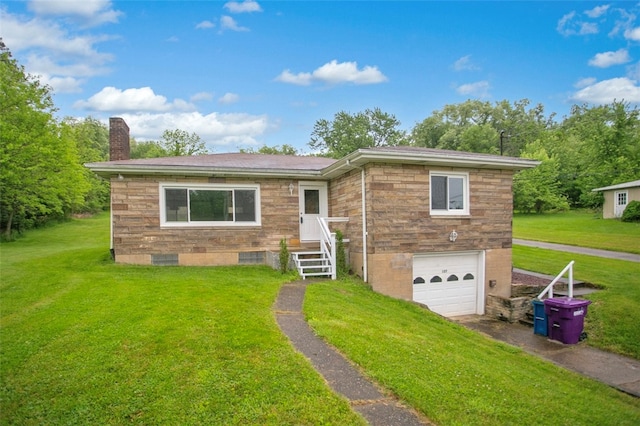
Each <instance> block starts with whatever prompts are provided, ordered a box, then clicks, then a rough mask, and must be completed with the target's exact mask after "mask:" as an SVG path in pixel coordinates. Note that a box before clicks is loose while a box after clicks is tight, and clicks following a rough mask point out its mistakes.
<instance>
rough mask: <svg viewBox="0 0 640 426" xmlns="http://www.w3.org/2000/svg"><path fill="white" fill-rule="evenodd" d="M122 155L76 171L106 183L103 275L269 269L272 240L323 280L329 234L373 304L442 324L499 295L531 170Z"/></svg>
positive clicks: (465, 156)
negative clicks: (388, 303) (520, 184)
mask: <svg viewBox="0 0 640 426" xmlns="http://www.w3.org/2000/svg"><path fill="white" fill-rule="evenodd" d="M110 124H111V134H112V135H118V134H120V132H121V131H122V129H123V128H125V127H126V124H125V123H124V121H122V120H121V119H118V118H114V119H111V123H110ZM118 129H119V130H118ZM127 131H128V129H127ZM122 139H123V138H114V137H112V140H111V142H112V144H116V145H117V144H121V143H122V142H123V140H122ZM124 139H127V144H128V138H124ZM126 151H127V149H126V148H124V149H123V148H122V147H119V146H115V147H112V152H120V153H122V152H124V154H125V155H123V156H122V157H124V158H125V159H119V158H120V157H115V158H112V160H114V161H109V162H102V163H91V164H87V167H88V168H90V169H91V170H93V171H94V172H95V173H97V174H98V175H100V176H102V177H104V178H107V179H110V181H111V215H112V227H111V244H112V251H113V254H114V257H115V260H116V262H118V263H133V264H157V265H232V264H245V263H268V264H273V263H276V264H277V258H278V251H279V242H280V240H281V239H282V238H285V239H286V241H287V243H288V247H289V250H290V251H291V252H294V253H296V256H295V258H296V259H300V260H299V263H300V265H303V264H304V262H305V260H304V259H305V257H311V255H310V254H309V255H298V254H297V253H298V252H304V253H308V252H311V251H314V252H321V251H322V250H320V248H319V246H322V247H325V250H324V253H323V254H320V255H319V256H320V257H322V258H323V260H322V261H319V260H317V259H316V260H315V263H316V264H318V263H321V262H322V266H320V267H318V266H314V265H313V263H311V266H308V267H307V269H304V268H303V267H302V266H300V268H302V269H301V272H302V273H309V275H314V274H313V271H314V269H313V268H316V269H315V271H316V273H318V274H322V275H331V265H329V266H327V264H330V263H331V250H332V246H331V236H332V235H331V231H328V229H327V225H331V226H336V227H339V229H341V231H342V232H343V234H344V238H345V240H346V241H347V252H348V253H347V254H348V258H349V262H350V266H351V269H352V271H353V272H354V273H356V274H358V275H360V276H361V277H362V278H363V279H364V280H365V281H367V282H368V283H370V285H371V286H372V288H373V289H374V290H375V291H378V292H380V293H383V294H387V295H390V296H393V297H397V298H401V299H406V300H414V301H417V302H420V303H423V304H426V305H427V306H428V307H429V308H430V309H432V310H433V311H435V312H438V313H441V314H443V315H446V316H453V315H463V314H483V313H484V312H485V305H486V301H487V297H488V296H490V295H493V296H496V297H499V298H509V297H510V296H511V239H512V235H511V222H512V212H513V205H512V200H513V196H512V181H513V174H514V172H515V171H517V170H521V169H525V168H531V167H535V166H536V165H537V164H538V162H536V161H532V160H525V159H518V158H509V157H499V156H493V155H483V154H472V153H465V152H457V151H443V150H434V149H425V148H414V147H386V148H370V149H360V150H358V151H356V152H353V153H352V154H350V155H348V156H346V157H344V158H342V159H340V160H334V159H328V158H321V157H303V156H277V155H260V154H241V153H235V154H210V155H201V156H191V157H171V158H155V159H142V160H127V159H126V158H128V154H127V153H126ZM319 218H320V219H322V220H318V219H319ZM323 230H324V231H323ZM326 247H329V248H328V249H326ZM273 259H275V262H274V261H273Z"/></svg>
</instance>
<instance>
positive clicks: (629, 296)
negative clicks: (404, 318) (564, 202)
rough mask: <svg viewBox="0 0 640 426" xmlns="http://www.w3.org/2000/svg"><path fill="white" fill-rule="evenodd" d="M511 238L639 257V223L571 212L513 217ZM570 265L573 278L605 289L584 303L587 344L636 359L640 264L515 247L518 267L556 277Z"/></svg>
mask: <svg viewBox="0 0 640 426" xmlns="http://www.w3.org/2000/svg"><path fill="white" fill-rule="evenodd" d="M513 235H514V238H523V239H531V240H538V241H547V242H554V243H561V244H569V245H575V246H584V247H592V248H599V249H608V250H616V251H624V252H630V253H640V224H638V223H625V222H621V221H618V220H614V219H607V220H605V219H602V218H601V215H600V214H598V213H592V212H588V211H572V212H567V213H557V214H544V215H515V216H514V220H513ZM571 260H575V262H576V263H575V265H574V277H575V279H576V280H581V281H586V282H589V283H592V284H596V285H598V286H599V287H602V288H604V291H601V292H598V293H594V294H591V295H589V296H587V297H586V298H587V299H589V300H592V301H593V303H592V305H591V306H590V307H589V309H588V313H587V316H586V317H585V331H586V332H587V333H588V335H589V338H588V339H587V341H586V342H587V343H588V344H589V345H592V346H595V347H598V348H601V349H605V350H609V351H613V352H617V353H620V354H623V355H628V356H631V357H634V358H636V359H640V326H638V324H640V285H639V284H640V263H637V262H629V261H622V260H613V259H604V258H599V257H595V256H585V255H578V254H572V253H565V252H558V251H552V250H543V249H537V248H531V247H523V246H517V245H516V246H514V248H513V264H514V266H515V267H517V268H522V269H526V270H529V271H536V272H542V273H546V274H549V275H552V276H555V275H557V274H558V273H560V271H562V269H563V268H564V267H565V266H566V265H567V264H568V263H569V262H570V261H571Z"/></svg>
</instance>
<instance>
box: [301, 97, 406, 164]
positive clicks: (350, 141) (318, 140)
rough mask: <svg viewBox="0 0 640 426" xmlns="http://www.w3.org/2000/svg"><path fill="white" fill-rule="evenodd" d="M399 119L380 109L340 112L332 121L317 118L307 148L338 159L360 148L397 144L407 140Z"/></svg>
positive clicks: (403, 143) (402, 143) (404, 142)
mask: <svg viewBox="0 0 640 426" xmlns="http://www.w3.org/2000/svg"><path fill="white" fill-rule="evenodd" d="M399 126H400V121H398V119H396V117H395V116H394V115H392V114H388V113H386V112H383V111H382V110H380V109H379V108H375V109H373V110H372V109H366V110H365V111H364V112H358V113H356V114H350V113H347V112H344V111H340V112H338V113H337V114H335V116H334V118H333V121H329V120H326V119H320V120H318V121H316V123H315V125H314V126H313V132H312V133H311V140H310V142H309V144H308V145H309V147H311V149H313V150H315V151H319V152H320V155H324V156H327V157H331V158H341V157H344V156H345V155H347V154H350V153H352V152H354V151H356V150H358V149H360V148H371V147H381V146H397V145H405V144H407V143H408V141H407V138H406V135H405V132H404V131H403V130H400V129H399Z"/></svg>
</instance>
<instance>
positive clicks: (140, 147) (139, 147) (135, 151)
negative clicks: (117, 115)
mask: <svg viewBox="0 0 640 426" xmlns="http://www.w3.org/2000/svg"><path fill="white" fill-rule="evenodd" d="M130 147H131V150H130V154H129V156H130V158H131V159H136V158H160V157H170V155H169V153H168V152H167V150H166V149H164V148H163V147H162V146H160V144H159V143H158V142H156V141H143V142H138V141H136V140H135V139H134V138H131V140H130Z"/></svg>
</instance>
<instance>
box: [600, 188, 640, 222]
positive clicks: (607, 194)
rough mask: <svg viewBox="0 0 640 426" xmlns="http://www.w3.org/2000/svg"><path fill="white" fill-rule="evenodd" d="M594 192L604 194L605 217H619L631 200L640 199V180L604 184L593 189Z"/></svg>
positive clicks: (603, 211) (603, 207) (603, 212)
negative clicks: (609, 184)
mask: <svg viewBox="0 0 640 426" xmlns="http://www.w3.org/2000/svg"><path fill="white" fill-rule="evenodd" d="M592 192H602V193H603V195H604V204H603V206H602V217H603V218H604V219H613V218H619V217H620V216H622V213H623V212H624V209H626V208H627V204H629V203H630V202H631V201H640V180H634V181H631V182H625V183H619V184H617V185H611V186H604V187H602V188H596V189H593V190H592Z"/></svg>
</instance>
